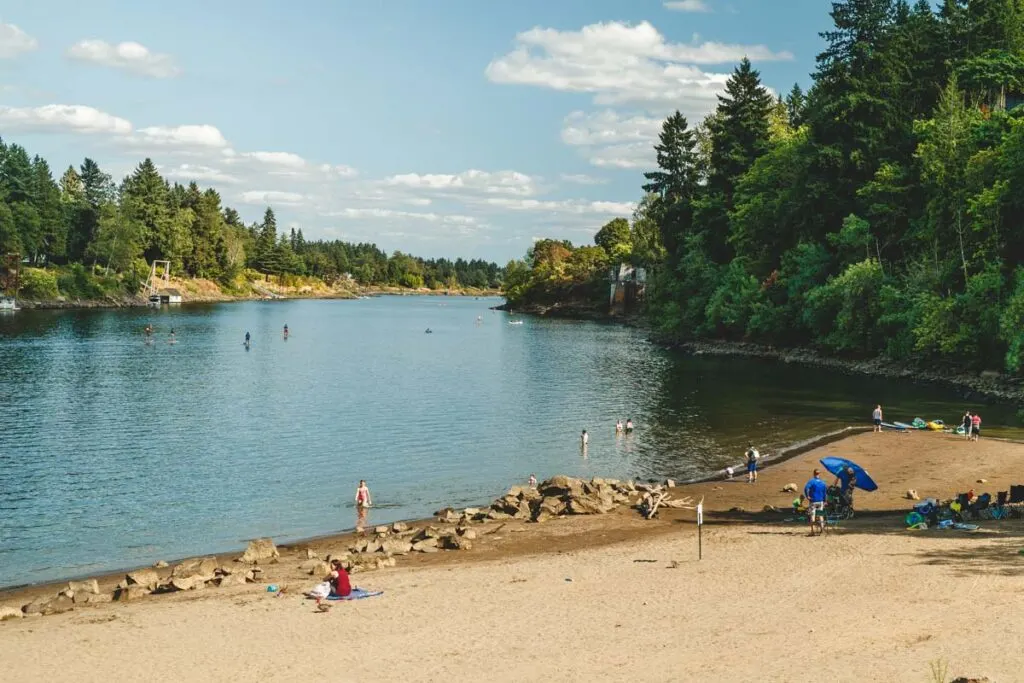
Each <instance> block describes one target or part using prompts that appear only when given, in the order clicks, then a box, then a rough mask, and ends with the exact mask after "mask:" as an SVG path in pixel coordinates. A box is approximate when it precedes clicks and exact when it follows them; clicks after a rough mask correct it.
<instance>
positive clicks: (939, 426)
mask: <svg viewBox="0 0 1024 683" xmlns="http://www.w3.org/2000/svg"><path fill="white" fill-rule="evenodd" d="M945 428H946V423H945V422H943V421H942V420H932V421H931V422H929V423H928V429H930V430H932V431H933V432H941V431H943V430H944V429H945Z"/></svg>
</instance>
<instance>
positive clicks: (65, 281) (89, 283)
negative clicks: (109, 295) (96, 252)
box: [57, 263, 104, 299]
mask: <svg viewBox="0 0 1024 683" xmlns="http://www.w3.org/2000/svg"><path fill="white" fill-rule="evenodd" d="M57 286H58V287H59V288H60V291H61V292H62V293H63V294H64V296H66V297H68V298H71V299H100V298H102V297H103V296H104V292H103V288H102V287H101V286H100V283H99V282H97V280H96V278H95V277H93V276H91V275H89V273H88V272H87V271H86V270H85V267H84V266H82V264H81V263H73V264H71V266H70V267H69V268H68V270H67V272H64V273H61V274H60V275H59V276H58V277H57Z"/></svg>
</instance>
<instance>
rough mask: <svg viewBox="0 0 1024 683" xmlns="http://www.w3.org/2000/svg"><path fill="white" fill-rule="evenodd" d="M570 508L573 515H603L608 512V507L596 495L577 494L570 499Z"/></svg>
mask: <svg viewBox="0 0 1024 683" xmlns="http://www.w3.org/2000/svg"><path fill="white" fill-rule="evenodd" d="M568 510H569V514H571V515H602V514H604V513H606V512H608V508H607V507H605V505H604V503H603V502H602V501H601V499H600V498H597V497H596V496H576V497H574V498H572V499H571V500H570V501H569V507H568Z"/></svg>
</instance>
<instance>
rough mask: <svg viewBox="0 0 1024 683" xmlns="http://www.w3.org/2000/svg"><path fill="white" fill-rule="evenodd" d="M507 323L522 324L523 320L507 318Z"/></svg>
mask: <svg viewBox="0 0 1024 683" xmlns="http://www.w3.org/2000/svg"><path fill="white" fill-rule="evenodd" d="M508 324H509V325H522V324H523V321H522V320H509V321H508Z"/></svg>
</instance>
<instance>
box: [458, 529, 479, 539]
mask: <svg viewBox="0 0 1024 683" xmlns="http://www.w3.org/2000/svg"><path fill="white" fill-rule="evenodd" d="M457 532H458V534H459V536H462V537H463V538H467V539H469V540H471V541H472V540H474V539H476V532H475V531H473V530H472V529H466V528H462V529H458V530H457Z"/></svg>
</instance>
